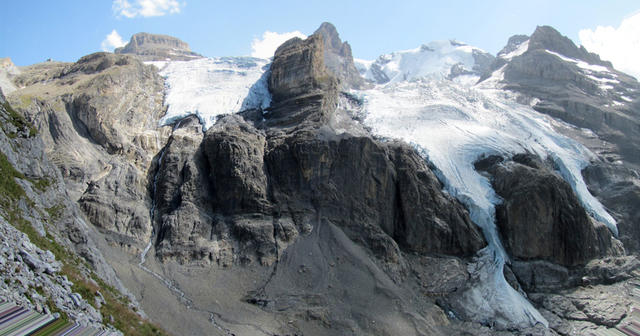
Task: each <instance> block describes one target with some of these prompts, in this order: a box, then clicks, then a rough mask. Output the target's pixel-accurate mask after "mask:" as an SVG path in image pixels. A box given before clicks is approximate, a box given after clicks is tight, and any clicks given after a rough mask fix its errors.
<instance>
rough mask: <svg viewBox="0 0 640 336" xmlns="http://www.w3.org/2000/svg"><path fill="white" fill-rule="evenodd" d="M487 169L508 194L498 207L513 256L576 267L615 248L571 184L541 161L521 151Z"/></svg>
mask: <svg viewBox="0 0 640 336" xmlns="http://www.w3.org/2000/svg"><path fill="white" fill-rule="evenodd" d="M488 171H489V172H490V174H491V175H492V179H491V181H492V185H493V187H494V189H495V191H496V193H497V194H498V195H500V197H502V198H503V199H504V202H503V203H502V204H500V205H499V206H498V207H497V208H496V221H497V225H498V227H499V229H500V233H501V236H502V239H503V242H504V245H505V248H506V249H507V251H508V252H509V254H510V255H511V256H512V257H514V258H517V259H523V260H533V259H542V260H547V261H551V262H553V263H556V264H560V265H565V266H574V265H582V264H585V263H586V262H587V261H589V260H591V259H592V258H595V257H597V256H601V255H604V254H605V253H607V252H608V251H610V249H611V248H612V244H613V243H612V237H611V235H610V233H609V232H608V230H607V229H606V228H605V229H602V228H601V227H603V226H604V225H602V224H599V223H595V222H594V221H593V220H592V219H591V218H590V217H589V216H588V215H587V213H586V212H585V210H584V209H583V207H582V206H581V205H580V203H579V201H578V199H577V197H576V196H575V194H574V193H573V190H572V189H571V187H570V186H569V185H568V184H567V183H566V182H565V181H564V180H563V179H562V178H561V177H560V176H558V175H557V174H554V173H553V172H551V171H550V170H549V169H548V168H546V167H544V164H543V163H542V162H540V161H537V160H536V159H535V158H532V157H530V156H527V155H517V156H516V157H514V159H513V161H509V162H506V163H500V164H494V165H493V166H491V167H490V168H489V169H488Z"/></svg>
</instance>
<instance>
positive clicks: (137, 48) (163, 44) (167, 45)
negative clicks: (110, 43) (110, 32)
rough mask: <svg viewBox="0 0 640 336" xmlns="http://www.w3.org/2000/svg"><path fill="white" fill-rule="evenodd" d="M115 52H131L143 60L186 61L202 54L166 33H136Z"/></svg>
mask: <svg viewBox="0 0 640 336" xmlns="http://www.w3.org/2000/svg"><path fill="white" fill-rule="evenodd" d="M114 53H116V54H133V55H138V56H141V57H142V59H143V60H145V61H165V60H174V61H188V60H192V59H196V58H201V57H202V56H201V55H199V54H197V53H195V52H193V51H191V49H190V48H189V44H187V43H186V42H183V41H181V40H180V39H177V38H175V37H172V36H168V35H156V34H149V33H137V34H134V35H133V36H131V40H130V41H129V43H127V44H126V45H125V46H124V47H122V48H116V50H114Z"/></svg>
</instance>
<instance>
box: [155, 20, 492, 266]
mask: <svg viewBox="0 0 640 336" xmlns="http://www.w3.org/2000/svg"><path fill="white" fill-rule="evenodd" d="M323 27H324V28H323ZM323 27H321V29H319V32H317V33H316V34H314V35H312V36H310V37H309V38H307V39H306V40H301V39H292V40H290V41H288V42H286V43H284V44H283V45H282V46H281V47H280V48H279V49H278V50H277V51H276V54H275V59H274V62H273V64H272V66H271V77H270V79H269V83H270V89H271V91H272V93H273V95H274V103H273V105H272V107H271V108H270V109H269V110H268V111H267V113H266V114H264V115H263V116H261V115H260V114H261V113H260V111H246V112H244V113H241V114H237V115H229V116H224V117H221V118H220V119H219V120H218V122H217V123H216V124H215V125H214V126H213V127H211V128H210V129H209V130H207V132H206V134H204V136H203V137H202V135H198V133H197V131H196V128H193V129H192V130H191V131H187V129H189V127H191V126H181V127H180V128H179V129H177V130H175V131H174V134H173V136H172V138H171V140H170V141H169V144H168V145H167V147H166V150H165V153H164V156H163V158H162V163H161V168H160V169H161V170H160V173H159V175H158V176H159V179H158V181H157V182H158V185H157V197H158V207H157V209H158V210H157V211H158V212H159V215H158V216H157V220H159V221H160V223H157V225H158V227H159V228H160V233H159V236H158V241H157V244H158V246H159V247H160V248H159V253H160V254H161V255H164V256H171V255H174V256H180V259H181V260H183V261H188V260H190V259H191V258H195V259H199V260H203V261H208V262H218V263H222V264H224V265H228V264H230V263H233V262H253V261H257V262H259V263H261V264H267V265H268V264H271V263H273V262H274V261H276V260H277V258H278V257H279V255H280V254H281V253H282V251H283V250H284V248H285V247H286V246H288V245H289V244H291V243H292V242H293V241H295V239H296V238H297V237H299V236H300V235H305V234H308V233H310V232H311V231H312V230H313V228H314V227H315V226H316V225H318V223H320V222H328V223H331V224H332V225H335V226H336V227H339V228H340V229H341V230H343V231H344V232H345V233H346V234H347V236H348V237H349V238H350V239H352V240H353V241H355V242H357V243H359V244H360V245H362V246H364V247H366V248H367V249H368V250H369V251H370V252H371V253H372V254H373V255H375V256H376V257H377V259H378V260H380V261H381V262H382V263H383V264H384V265H385V267H386V269H387V270H388V271H390V272H391V273H392V274H394V275H393V276H394V277H396V278H397V277H399V276H401V275H402V274H404V273H405V271H406V266H405V263H404V261H403V260H402V257H401V253H400V250H401V249H402V250H406V251H413V252H417V253H440V254H449V255H459V256H468V255H471V254H473V253H474V252H475V251H477V250H479V249H480V248H482V247H483V246H484V245H485V243H484V240H483V238H482V235H481V234H480V232H479V231H478V229H477V227H476V226H475V225H474V224H473V223H472V222H471V221H470V219H469V215H468V212H467V211H466V210H465V209H464V207H463V206H462V205H461V204H460V203H458V202H457V201H456V200H454V199H453V198H451V197H450V196H448V195H446V194H444V193H443V191H442V185H441V184H440V182H439V181H438V180H437V178H436V177H435V175H434V174H433V172H432V171H431V170H430V168H429V167H428V166H427V164H426V162H425V161H424V159H423V158H421V157H420V156H419V155H418V154H417V152H416V151H415V150H413V149H412V148H410V147H408V146H407V145H403V144H399V143H395V142H381V141H378V140H375V139H373V138H371V137H370V136H364V135H361V134H360V135H354V134H351V133H349V132H344V131H337V130H336V129H335V128H334V127H333V124H332V123H331V122H330V121H331V120H332V119H333V118H334V114H335V113H339V112H337V111H336V104H337V102H338V100H339V85H338V84H339V83H342V82H343V77H341V76H344V74H343V73H338V74H335V73H334V72H333V70H331V69H328V67H327V66H326V65H325V63H324V62H325V57H324V53H325V46H328V45H329V44H331V45H332V47H331V48H334V47H335V45H338V43H337V42H339V39H338V40H337V41H336V40H335V38H337V35H333V34H332V33H331V32H332V30H331V29H329V28H331V27H328V26H326V25H323ZM333 30H335V28H334V29H333ZM327 31H328V33H327ZM327 39H329V41H328V40H327ZM336 55H337V56H335V55H334V56H335V57H345V56H340V55H338V54H336ZM334 56H332V57H334ZM347 56H348V57H349V59H350V58H351V56H350V55H347ZM341 62H342V63H344V64H346V63H348V62H346V61H345V60H343V61H341ZM351 62H352V60H351ZM263 117H264V119H263ZM353 123H354V124H355V122H353ZM354 127H355V126H354ZM200 137H202V140H200Z"/></svg>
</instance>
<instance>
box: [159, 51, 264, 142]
mask: <svg viewBox="0 0 640 336" xmlns="http://www.w3.org/2000/svg"><path fill="white" fill-rule="evenodd" d="M269 62H270V61H269V60H266V59H260V58H253V57H218V58H201V59H196V60H192V61H168V62H147V64H153V65H155V66H156V67H158V68H159V69H160V75H161V76H163V77H164V78H165V86H166V88H165V105H167V106H168V109H167V113H166V114H165V116H164V117H163V118H162V119H161V120H160V126H164V125H169V124H172V123H174V122H176V121H177V120H180V119H182V118H184V117H186V116H188V115H196V116H197V117H198V118H199V119H200V122H201V123H202V125H203V128H204V130H206V129H208V128H209V127H211V126H212V125H213V124H214V123H215V121H216V117H217V116H218V115H222V114H229V113H235V112H239V111H242V110H246V109H250V108H266V107H268V106H269V105H270V104H271V94H270V93H269V88H268V85H267V75H266V72H267V71H268V68H269Z"/></svg>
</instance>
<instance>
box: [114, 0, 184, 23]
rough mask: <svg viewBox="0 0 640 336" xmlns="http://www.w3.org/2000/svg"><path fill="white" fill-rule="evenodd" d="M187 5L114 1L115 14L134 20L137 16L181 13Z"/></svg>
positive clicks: (171, 1) (148, 0) (167, 0)
mask: <svg viewBox="0 0 640 336" xmlns="http://www.w3.org/2000/svg"><path fill="white" fill-rule="evenodd" d="M185 5H186V3H185V2H183V3H180V2H178V0H132V2H129V0H113V6H112V8H113V12H114V13H115V14H116V15H117V16H119V17H123V16H124V17H126V18H129V19H131V18H134V17H137V16H142V17H151V16H163V15H167V14H177V13H180V8H181V7H184V6H185Z"/></svg>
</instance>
